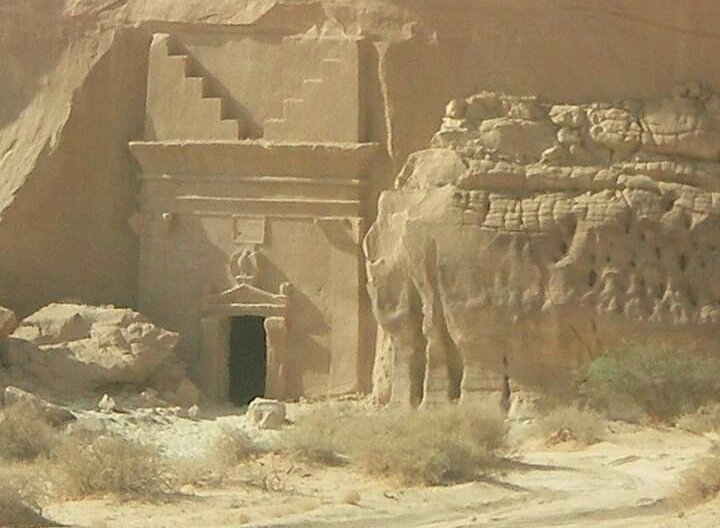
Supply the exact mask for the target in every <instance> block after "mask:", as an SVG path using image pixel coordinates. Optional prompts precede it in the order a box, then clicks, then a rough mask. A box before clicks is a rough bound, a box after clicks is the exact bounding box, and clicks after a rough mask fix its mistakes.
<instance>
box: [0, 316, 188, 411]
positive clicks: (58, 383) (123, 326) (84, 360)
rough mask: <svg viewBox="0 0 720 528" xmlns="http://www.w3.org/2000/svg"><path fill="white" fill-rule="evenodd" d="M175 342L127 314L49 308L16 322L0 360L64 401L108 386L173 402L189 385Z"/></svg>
mask: <svg viewBox="0 0 720 528" xmlns="http://www.w3.org/2000/svg"><path fill="white" fill-rule="evenodd" d="M177 341H178V334H176V333H174V332H170V331H167V330H165V329H163V328H160V327H158V326H156V325H154V324H152V323H151V322H150V321H149V320H148V319H147V318H146V317H144V316H143V315H141V314H139V313H137V312H134V311H132V310H128V309H119V308H113V307H109V306H104V307H95V306H84V305H76V304H52V305H49V306H46V307H45V308H42V309H41V310H39V311H38V312H36V313H34V314H33V315H31V316H30V317H28V318H26V319H24V320H23V321H22V322H21V323H20V326H19V327H18V328H17V329H16V330H15V332H14V333H13V334H12V336H11V337H10V338H9V339H8V340H7V341H6V342H5V343H3V347H2V350H1V352H2V354H1V356H0V359H1V360H2V364H3V365H4V366H5V367H6V368H7V369H8V371H9V373H10V374H11V375H12V377H13V378H14V379H19V380H25V381H30V382H32V383H33V384H34V385H35V386H37V387H42V388H43V389H44V390H46V391H49V392H51V393H56V394H59V395H62V396H63V397H72V396H73V395H77V394H81V393H90V392H94V391H97V390H101V389H103V388H106V387H109V386H113V385H129V386H135V387H137V388H147V387H152V388H154V389H156V390H158V391H161V392H162V393H164V394H169V395H170V396H171V397H172V395H173V393H174V392H175V391H177V390H178V388H180V387H181V386H182V385H183V384H187V383H190V382H189V381H187V380H186V379H185V367H184V365H183V363H182V362H180V361H179V360H178V359H177V357H176V355H175V350H174V349H175V345H176V344H177ZM192 403H195V402H191V403H190V404H192Z"/></svg>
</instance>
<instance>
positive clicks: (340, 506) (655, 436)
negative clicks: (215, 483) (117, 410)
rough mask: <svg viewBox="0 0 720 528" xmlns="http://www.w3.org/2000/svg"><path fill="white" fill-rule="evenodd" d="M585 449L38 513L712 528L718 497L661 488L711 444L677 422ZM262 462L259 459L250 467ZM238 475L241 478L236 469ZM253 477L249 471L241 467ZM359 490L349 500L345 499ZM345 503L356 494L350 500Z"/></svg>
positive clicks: (229, 526) (169, 519)
mask: <svg viewBox="0 0 720 528" xmlns="http://www.w3.org/2000/svg"><path fill="white" fill-rule="evenodd" d="M615 427H616V429H617V431H616V432H615V433H614V434H612V435H611V436H610V437H609V438H608V440H607V441H605V442H602V443H600V444H596V445H594V446H592V447H589V448H586V449H575V450H573V449H569V448H568V447H567V446H566V447H565V448H557V449H547V448H545V447H544V446H536V447H535V448H532V446H525V448H524V449H523V453H522V455H517V456H515V457H513V463H512V464H511V466H510V467H509V468H508V469H507V470H506V472H504V473H503V474H502V475H500V476H498V477H496V478H494V479H487V480H485V481H484V482H474V483H468V484H462V485H456V486H449V487H439V488H411V489H404V490H398V489H393V487H392V486H391V485H389V484H387V483H381V482H377V481H373V480H371V479H367V478H365V477H363V476H360V475H356V474H353V473H350V472H347V471H343V470H340V469H307V468H295V467H293V466H292V465H291V464H290V463H289V462H287V461H282V460H280V459H278V461H277V462H272V464H276V463H277V464H278V467H276V468H275V469H274V471H275V472H277V473H278V474H279V475H281V477H280V479H281V480H282V485H281V486H280V487H281V488H282V490H281V491H275V492H267V491H262V490H260V489H259V488H258V487H254V486H250V487H248V486H247V485H240V484H239V483H238V482H237V481H236V482H235V485H233V486H228V487H222V488H219V489H211V490H193V491H192V493H193V495H192V496H186V497H183V498H181V499H178V500H177V501H172V502H171V503H169V504H156V505H148V504H137V503H128V504H117V503H113V502H110V501H80V502H73V503H64V504H55V505H52V506H51V507H49V508H48V509H47V510H46V511H47V513H48V514H49V515H50V516H51V517H52V518H53V519H54V520H57V521H60V522H62V523H65V524H69V525H74V526H79V527H83V528H85V527H91V528H120V527H122V528H135V527H137V528H140V527H142V528H163V527H168V528H170V527H172V528H175V527H176V526H178V525H183V526H203V527H204V528H220V527H222V528H234V527H254V528H261V527H262V528H381V527H382V528H385V527H387V528H471V527H497V528H547V527H551V526H552V527H555V526H563V527H569V528H590V527H592V528H615V527H618V528H619V527H633V528H635V527H638V528H651V527H652V528H686V527H687V528H705V527H707V528H714V527H716V526H720V516H719V514H718V513H717V512H716V510H718V511H720V508H718V507H717V505H707V506H704V507H701V508H698V509H696V510H693V511H692V512H688V513H687V514H678V512H676V511H675V510H673V509H672V508H671V507H670V506H669V505H668V504H667V501H666V500H665V498H666V497H667V496H668V494H669V493H671V491H672V489H673V487H674V486H675V484H676V482H677V478H678V476H679V474H680V473H681V472H682V471H683V470H685V469H686V468H687V467H688V466H689V465H691V464H692V463H693V461H695V460H697V459H698V458H700V457H702V456H703V455H704V454H705V453H707V451H708V450H709V449H710V447H711V446H712V441H711V440H710V439H708V438H705V437H702V436H698V435H693V434H690V433H686V432H683V431H677V430H655V429H641V428H637V427H631V426H619V425H618V426H615ZM258 470H259V471H265V472H267V471H268V468H267V467H265V468H258ZM246 477H247V476H246ZM249 478H250V480H254V481H255V484H257V482H258V475H257V474H256V475H254V476H253V475H250V476H249ZM353 495H355V497H354V498H357V497H358V496H359V501H357V504H349V503H347V502H348V501H349V500H350V499H349V498H350V497H352V496H353ZM350 502H355V501H350Z"/></svg>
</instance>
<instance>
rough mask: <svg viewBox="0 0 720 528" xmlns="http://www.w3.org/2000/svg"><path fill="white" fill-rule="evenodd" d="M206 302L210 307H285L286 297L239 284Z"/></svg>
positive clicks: (212, 296) (249, 285) (210, 297)
mask: <svg viewBox="0 0 720 528" xmlns="http://www.w3.org/2000/svg"><path fill="white" fill-rule="evenodd" d="M207 301H208V303H209V304H212V305H270V306H277V307H285V306H286V305H287V296H285V295H282V294H278V293H271V292H268V291H265V290H262V289H260V288H258V287H257V286H253V285H251V284H239V285H238V286H235V287H233V288H230V289H229V290H226V291H224V292H222V293H217V294H214V295H209V296H208V297H207Z"/></svg>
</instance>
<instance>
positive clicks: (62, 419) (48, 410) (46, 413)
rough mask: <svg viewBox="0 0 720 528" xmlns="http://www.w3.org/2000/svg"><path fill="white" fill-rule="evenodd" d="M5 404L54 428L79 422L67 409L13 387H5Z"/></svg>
mask: <svg viewBox="0 0 720 528" xmlns="http://www.w3.org/2000/svg"><path fill="white" fill-rule="evenodd" d="M3 402H4V405H5V407H11V406H12V407H20V408H22V409H23V410H26V411H27V412H28V414H30V415H31V416H38V417H40V418H42V419H43V420H44V421H46V422H47V423H49V424H50V425H52V426H53V427H61V426H63V425H65V424H68V423H70V422H74V421H75V420H77V417H76V416H75V415H74V414H73V413H71V412H70V411H68V410H67V409H63V408H62V407H60V406H58V405H55V404H53V403H50V402H49V401H46V400H43V399H42V398H40V397H39V396H36V395H34V394H32V393H30V392H27V391H24V390H22V389H19V388H17V387H13V386H10V387H5V391H4V392H3Z"/></svg>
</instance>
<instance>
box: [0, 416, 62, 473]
mask: <svg viewBox="0 0 720 528" xmlns="http://www.w3.org/2000/svg"><path fill="white" fill-rule="evenodd" d="M58 438H59V433H58V432H57V431H56V430H55V429H53V427H52V426H50V425H49V424H48V423H47V422H45V421H44V420H43V419H42V417H40V416H39V415H36V414H34V413H32V412H29V411H28V409H26V408H24V407H22V408H21V407H18V406H11V407H6V408H5V410H4V411H3V416H2V421H0V458H2V459H4V460H10V461H13V460H16V461H30V460H35V459H36V458H38V457H47V456H49V455H50V453H51V451H52V450H53V448H54V447H55V446H56V445H57V442H58Z"/></svg>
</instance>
